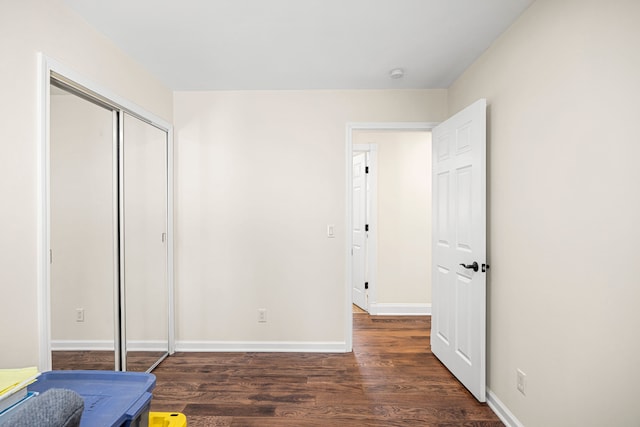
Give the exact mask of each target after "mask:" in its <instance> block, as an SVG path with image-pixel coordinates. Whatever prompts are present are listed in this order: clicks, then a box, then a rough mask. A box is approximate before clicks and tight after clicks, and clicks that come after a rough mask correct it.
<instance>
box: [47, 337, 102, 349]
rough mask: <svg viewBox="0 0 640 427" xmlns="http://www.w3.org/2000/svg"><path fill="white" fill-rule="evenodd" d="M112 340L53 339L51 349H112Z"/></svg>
mask: <svg viewBox="0 0 640 427" xmlns="http://www.w3.org/2000/svg"><path fill="white" fill-rule="evenodd" d="M114 350H115V349H114V345H113V340H85V341H74V340H53V341H51V351H114Z"/></svg>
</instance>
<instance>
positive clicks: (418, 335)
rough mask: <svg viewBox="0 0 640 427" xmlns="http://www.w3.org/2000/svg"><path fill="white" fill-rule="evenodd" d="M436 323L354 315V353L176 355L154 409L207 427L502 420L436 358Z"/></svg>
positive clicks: (482, 426)
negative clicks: (432, 338) (433, 330)
mask: <svg viewBox="0 0 640 427" xmlns="http://www.w3.org/2000/svg"><path fill="white" fill-rule="evenodd" d="M429 331H430V317H394V316H386V317H382V316H376V317H370V316H369V315H367V314H355V315H354V337H353V347H354V351H353V353H349V354H324V353H323V354H318V353H302V354H301V353H176V354H175V355H173V356H171V357H169V358H167V359H166V360H165V361H164V362H162V363H161V364H160V366H158V368H156V370H155V371H154V374H155V375H156V378H157V385H156V388H155V390H154V392H153V395H154V397H153V400H152V403H151V411H160V412H165V411H168V412H171V411H173V412H182V413H183V414H185V415H186V416H187V420H188V425H189V427H199V426H224V427H230V426H261V427H263V426H267V427H268V426H285V427H287V426H439V427H446V426H474V427H493V426H502V423H501V422H500V421H499V419H498V418H497V417H496V415H495V414H494V413H493V412H492V411H491V409H490V408H489V407H488V406H487V405H486V404H480V403H478V402H477V401H476V400H475V399H474V398H473V397H472V396H471V394H469V393H468V392H467V391H466V390H465V388H464V387H462V385H460V383H458V381H456V380H455V378H454V377H453V376H452V375H451V374H450V373H449V371H447V370H446V368H444V367H443V366H442V364H441V363H440V362H439V361H438V360H437V359H436V358H435V357H434V356H433V354H432V353H431V351H430V348H429Z"/></svg>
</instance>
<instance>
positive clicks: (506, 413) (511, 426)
mask: <svg viewBox="0 0 640 427" xmlns="http://www.w3.org/2000/svg"><path fill="white" fill-rule="evenodd" d="M487 405H489V408H491V410H492V411H493V412H495V413H496V415H497V416H498V418H500V421H502V422H503V423H504V424H505V425H506V426H507V427H524V424H522V423H521V422H520V421H518V419H517V418H516V416H515V415H513V414H512V413H511V411H510V410H509V408H507V406H506V405H505V404H504V403H502V401H501V400H500V399H498V396H496V395H495V394H493V392H492V391H491V390H489V389H487Z"/></svg>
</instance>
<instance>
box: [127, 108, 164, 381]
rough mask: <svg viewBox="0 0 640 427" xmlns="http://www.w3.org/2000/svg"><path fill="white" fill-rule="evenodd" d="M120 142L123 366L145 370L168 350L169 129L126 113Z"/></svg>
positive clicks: (129, 369)
mask: <svg viewBox="0 0 640 427" xmlns="http://www.w3.org/2000/svg"><path fill="white" fill-rule="evenodd" d="M121 147H122V149H121V150H122V152H121V160H122V166H121V167H122V182H121V186H120V188H121V191H122V194H121V200H122V202H123V203H122V212H121V214H122V224H123V229H122V233H123V235H122V236H121V242H123V254H122V260H123V262H122V264H123V266H124V270H123V273H124V277H123V285H122V286H123V287H122V289H123V303H124V307H125V314H126V318H125V322H123V324H124V325H125V330H124V336H125V340H124V343H125V344H124V354H125V359H124V363H125V366H124V367H126V370H127V371H146V370H148V369H149V368H151V367H152V366H154V364H155V363H156V362H157V361H158V360H161V359H162V358H164V357H165V356H166V355H167V354H168V351H169V340H168V331H169V313H168V286H167V244H166V242H167V133H166V132H165V131H163V130H160V129H158V128H156V127H154V126H152V125H150V124H148V123H146V122H143V121H141V120H139V119H137V118H135V117H133V116H130V115H128V114H126V113H125V114H124V120H123V140H122V142H121Z"/></svg>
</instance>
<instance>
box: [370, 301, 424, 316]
mask: <svg viewBox="0 0 640 427" xmlns="http://www.w3.org/2000/svg"><path fill="white" fill-rule="evenodd" d="M369 314H371V315H373V316H430V315H431V304H426V303H425V304H411V303H404V304H402V303H399V304H394V303H372V304H369Z"/></svg>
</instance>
